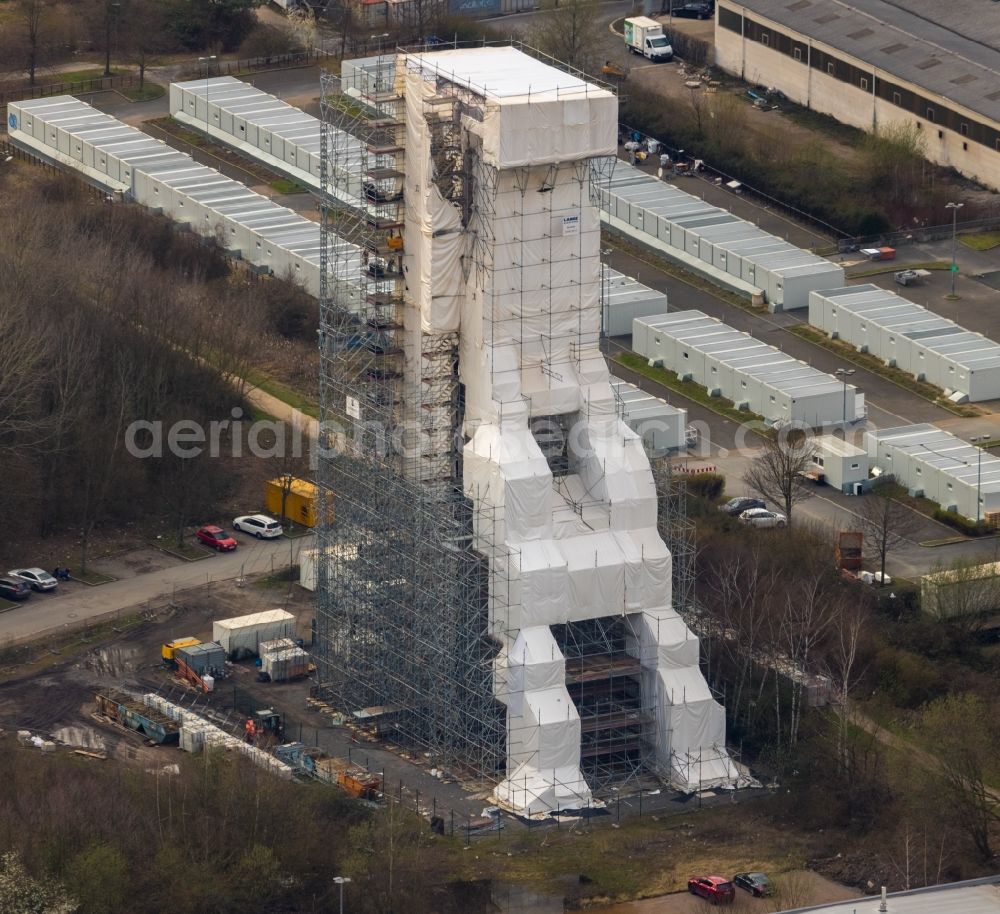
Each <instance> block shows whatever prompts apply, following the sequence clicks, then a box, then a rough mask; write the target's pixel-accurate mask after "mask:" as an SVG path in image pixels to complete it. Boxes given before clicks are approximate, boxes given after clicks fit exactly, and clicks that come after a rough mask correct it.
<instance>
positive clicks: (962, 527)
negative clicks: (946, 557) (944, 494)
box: [934, 508, 993, 536]
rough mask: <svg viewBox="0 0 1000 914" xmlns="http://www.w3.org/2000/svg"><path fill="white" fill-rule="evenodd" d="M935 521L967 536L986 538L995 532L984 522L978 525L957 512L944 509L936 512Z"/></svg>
mask: <svg viewBox="0 0 1000 914" xmlns="http://www.w3.org/2000/svg"><path fill="white" fill-rule="evenodd" d="M934 520H937V521H940V522H941V523H942V524H947V525H948V526H949V527H954V528H955V529H956V530H958V531H959V532H961V533H964V534H965V535H966V536H985V535H986V534H987V533H992V532H993V531H992V530H990V528H989V527H988V526H987V525H986V524H984V523H983V522H982V521H979V522H978V523H977V522H976V521H972V520H969V519H968V518H967V517H966V516H965V515H964V514H959V513H958V512H957V511H946V510H945V509H944V508H938V509H937V510H936V511H935V512H934Z"/></svg>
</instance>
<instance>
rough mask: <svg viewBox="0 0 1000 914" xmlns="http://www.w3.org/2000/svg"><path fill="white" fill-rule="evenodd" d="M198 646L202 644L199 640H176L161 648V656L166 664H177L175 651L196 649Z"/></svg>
mask: <svg viewBox="0 0 1000 914" xmlns="http://www.w3.org/2000/svg"><path fill="white" fill-rule="evenodd" d="M196 644H201V641H200V640H199V639H198V638H174V640H173V641H168V642H167V643H166V644H164V645H163V647H161V648H160V656H161V657H162V658H163V662H164V663H170V664H173V663H176V660H175V658H174V651H177V650H180V648H182V647H194V646H195V645H196Z"/></svg>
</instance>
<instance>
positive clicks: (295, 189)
mask: <svg viewBox="0 0 1000 914" xmlns="http://www.w3.org/2000/svg"><path fill="white" fill-rule="evenodd" d="M270 186H271V187H272V188H273V189H274V190H276V191H277V192H278V193H279V194H304V193H305V192H306V189H305V188H304V187H303V186H302V185H301V184H299V183H298V182H296V181H292V180H291V179H289V178H276V179H275V180H274V181H272V182H271V184H270Z"/></svg>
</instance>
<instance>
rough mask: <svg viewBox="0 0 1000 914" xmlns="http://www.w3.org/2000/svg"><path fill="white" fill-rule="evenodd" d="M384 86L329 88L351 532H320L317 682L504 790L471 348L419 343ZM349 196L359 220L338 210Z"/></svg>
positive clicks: (333, 432) (338, 425) (422, 339)
mask: <svg viewBox="0 0 1000 914" xmlns="http://www.w3.org/2000/svg"><path fill="white" fill-rule="evenodd" d="M377 76H378V75H377V74H376V79H375V81H374V86H373V89H372V91H370V92H368V93H366V99H367V100H368V102H369V105H367V106H364V107H359V106H358V105H357V103H356V102H355V101H354V100H353V99H347V98H345V97H344V96H342V95H341V94H340V86H339V80H338V79H337V78H336V77H331V76H324V77H323V78H322V95H321V112H322V132H321V136H322V160H323V167H322V173H321V180H322V184H323V189H324V193H323V200H322V205H323V219H322V245H323V248H322V288H321V298H320V348H321V421H322V429H323V436H322V437H323V440H322V444H323V453H322V454H321V455H320V460H319V466H318V471H317V472H318V476H319V480H320V482H321V483H322V487H323V489H324V490H329V491H332V492H334V493H336V494H335V496H334V497H335V502H336V503H335V513H336V521H335V522H334V523H332V524H328V525H324V526H323V527H321V528H320V529H319V531H318V546H319V557H320V561H319V587H318V599H319V605H318V631H317V635H318V649H317V681H318V686H319V689H320V690H321V691H322V692H323V693H325V694H326V695H327V696H329V698H330V699H331V700H332V701H333V702H335V703H336V704H337V705H338V706H340V707H342V708H344V709H345V711H347V713H349V714H353V715H354V717H355V719H356V720H358V721H359V722H360V723H367V724H370V725H372V726H374V727H376V728H377V729H378V731H379V732H380V733H382V734H384V735H388V736H390V737H391V738H392V740H393V741H394V742H397V743H400V744H403V745H409V746H416V747H422V748H424V749H426V750H429V751H431V752H432V753H433V754H434V758H435V760H436V761H437V762H438V763H439V764H447V765H449V766H452V767H454V768H455V769H456V770H458V771H463V772H465V773H468V774H471V775H473V776H476V777H484V778H488V779H489V778H492V777H493V776H494V775H495V773H496V772H497V771H498V769H499V768H500V767H501V766H502V763H503V760H504V751H505V746H504V725H503V714H504V712H503V707H502V706H501V705H499V704H498V703H497V701H496V700H495V698H494V695H493V658H494V657H495V655H496V653H497V652H498V650H499V645H498V642H497V641H496V640H495V639H494V638H493V637H492V635H491V632H490V630H489V623H490V619H489V601H488V592H489V580H488V576H489V573H490V571H489V567H488V563H487V562H486V561H485V559H484V558H483V557H482V556H481V555H479V554H477V553H476V552H475V551H474V550H473V549H472V547H471V532H472V527H471V524H472V521H471V509H470V505H469V503H468V502H467V501H466V500H465V499H464V498H463V497H462V493H461V477H460V475H459V474H460V469H461V468H460V462H459V461H458V460H456V459H455V456H456V448H457V442H460V440H461V438H460V428H461V397H460V392H459V386H458V380H457V354H456V346H457V340H456V339H455V336H454V334H451V335H447V334H438V335H429V334H423V333H421V332H420V323H419V313H418V312H417V311H416V309H415V308H413V307H411V306H409V305H408V304H407V299H406V289H405V277H404V274H403V270H402V253H403V248H402V239H403V234H402V228H403V199H402V191H401V187H402V177H403V175H404V174H405V171H404V169H405V159H404V148H403V146H404V144H403V142H402V130H403V122H402V109H401V105H402V98H401V92H399V91H397V88H396V87H395V86H394V84H393V81H392V79H391V78H381V79H379V78H377ZM345 188H350V189H353V190H354V192H355V195H356V196H357V197H358V198H359V205H358V206H357V207H345V206H344V205H343V204H342V203H340V202H339V201H338V200H337V196H336V195H335V194H334V193H333V191H334V189H340V190H343V189H345ZM341 196H343V195H342V194H341ZM352 245H353V246H356V247H352ZM323 516H326V514H324V515H323Z"/></svg>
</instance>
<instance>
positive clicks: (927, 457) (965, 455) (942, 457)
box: [868, 423, 1000, 493]
mask: <svg viewBox="0 0 1000 914" xmlns="http://www.w3.org/2000/svg"><path fill="white" fill-rule="evenodd" d="M868 436H869V437H870V438H871V439H872V440H874V441H877V442H878V443H879V444H880V445H881V444H885V445H888V446H890V447H893V448H896V449H897V450H900V451H902V452H904V453H905V454H907V455H908V456H909V457H910V458H911V459H913V460H917V461H919V462H920V463H923V464H925V465H927V466H932V467H935V468H936V469H937V470H939V471H940V472H942V473H944V474H945V475H946V476H950V477H952V478H953V479H956V480H958V481H959V482H962V483H964V484H965V485H972V486H976V487H977V488H981V490H982V491H983V492H986V493H992V492H1000V457H994V456H993V455H992V454H991V453H989V452H988V451H984V450H983V449H982V448H979V447H976V446H975V445H974V444H969V443H968V442H967V441H963V440H962V439H961V438H956V437H955V436H954V435H952V434H951V433H950V432H946V431H944V429H940V428H938V427H937V426H935V425H930V424H928V423H923V424H921V425H903V426H898V427H896V428H883V429H878V430H877V431H871V432H868Z"/></svg>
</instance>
